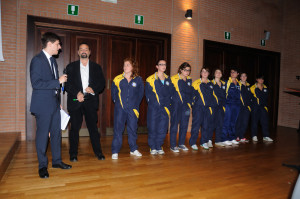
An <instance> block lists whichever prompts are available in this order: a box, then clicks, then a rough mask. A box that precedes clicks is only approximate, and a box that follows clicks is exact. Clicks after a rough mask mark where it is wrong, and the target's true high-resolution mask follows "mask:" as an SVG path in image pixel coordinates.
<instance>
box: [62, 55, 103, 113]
mask: <svg viewBox="0 0 300 199" xmlns="http://www.w3.org/2000/svg"><path fill="white" fill-rule="evenodd" d="M66 72H67V75H68V81H67V82H66V83H65V89H66V91H67V93H68V100H67V101H68V111H72V110H76V109H79V108H80V106H81V105H82V104H83V103H87V104H88V105H90V106H93V107H94V108H95V110H97V109H98V107H99V94H100V93H101V92H102V91H103V89H104V88H105V79H104V76H103V72H102V68H101V66H100V65H99V64H96V63H94V62H92V61H91V60H89V87H91V88H92V89H93V90H94V92H95V96H93V95H88V96H87V97H86V98H87V99H86V100H84V102H78V101H74V100H73V99H77V94H78V93H79V92H80V91H81V92H82V93H83V88H82V82H81V75H80V60H78V61H75V62H72V63H70V64H68V65H67V67H66Z"/></svg>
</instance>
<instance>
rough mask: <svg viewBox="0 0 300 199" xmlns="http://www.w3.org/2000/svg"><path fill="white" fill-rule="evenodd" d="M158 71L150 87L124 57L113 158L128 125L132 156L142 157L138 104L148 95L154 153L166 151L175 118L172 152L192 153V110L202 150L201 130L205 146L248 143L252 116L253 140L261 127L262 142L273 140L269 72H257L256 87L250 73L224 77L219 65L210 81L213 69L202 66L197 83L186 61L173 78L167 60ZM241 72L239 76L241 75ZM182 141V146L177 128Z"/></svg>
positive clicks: (115, 92)
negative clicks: (190, 122)
mask: <svg viewBox="0 0 300 199" xmlns="http://www.w3.org/2000/svg"><path fill="white" fill-rule="evenodd" d="M156 68H157V72H155V73H154V74H153V75H151V76H149V77H148V78H147V79H146V86H144V82H143V80H142V78H141V77H140V76H138V70H137V63H136V61H135V60H134V59H131V58H126V59H125V60H124V65H123V70H124V72H123V73H122V74H120V75H118V76H116V77H115V78H114V80H113V83H112V88H111V96H112V99H113V101H114V103H115V109H114V136H113V141H112V159H118V153H119V152H120V149H121V147H122V138H123V135H122V134H123V131H124V129H125V124H126V125H127V133H128V143H129V147H130V154H131V155H134V156H138V157H140V156H142V154H141V153H140V152H139V151H138V146H137V143H136V140H137V127H138V126H137V123H138V118H139V106H140V103H141V100H142V98H143V96H144V90H145V96H146V100H147V103H148V110H147V129H148V145H149V147H150V154H152V155H156V154H159V155H163V154H165V152H164V150H163V147H162V146H163V144H164V140H165V138H166V134H167V132H168V128H169V121H170V131H169V132H170V150H171V151H173V152H175V153H178V152H179V151H180V150H183V151H188V150H189V149H188V147H186V145H185V140H186V134H187V129H188V124H189V118H190V113H191V112H192V128H191V136H190V139H189V145H190V146H191V148H192V149H193V150H198V146H197V144H196V142H197V139H198V136H199V132H200V129H201V139H200V147H202V148H203V149H206V150H208V149H209V148H212V147H213V146H214V145H213V133H214V132H215V140H214V144H215V146H219V147H225V146H231V145H238V144H239V143H240V142H249V140H247V139H246V138H245V132H246V130H247V127H248V123H249V118H250V115H251V135H252V141H253V142H257V141H258V139H257V126H258V123H259V122H260V124H261V126H262V133H263V140H264V141H265V142H273V140H272V139H271V138H270V137H269V128H268V126H269V124H268V108H267V102H268V89H267V87H266V86H265V85H264V76H263V75H258V76H257V77H256V83H255V84H254V85H253V86H250V84H249V83H248V82H247V74H246V73H244V72H241V73H240V74H239V72H238V70H237V69H236V68H231V70H230V77H229V79H228V80H227V81H225V82H224V81H222V80H221V79H222V71H221V70H220V69H216V70H215V71H214V73H213V76H214V79H213V80H209V78H208V77H209V75H210V71H209V69H208V68H206V67H203V68H202V69H201V71H200V78H199V79H197V80H195V81H194V82H192V79H191V77H190V76H189V75H190V73H191V66H190V64H189V63H187V62H184V63H182V64H181V65H180V66H179V68H178V73H177V74H176V75H174V76H172V77H169V76H168V75H166V74H165V71H166V68H167V65H166V61H165V60H162V59H161V60H158V61H157V63H156ZM239 75H240V80H238V76H239ZM178 130H179V135H178V144H177V132H178Z"/></svg>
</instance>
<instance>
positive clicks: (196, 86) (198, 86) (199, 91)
mask: <svg viewBox="0 0 300 199" xmlns="http://www.w3.org/2000/svg"><path fill="white" fill-rule="evenodd" d="M208 81H209V80H208ZM201 83H202V80H201V78H200V79H197V80H196V81H194V82H193V84H192V86H193V87H194V89H195V90H196V91H198V93H199V94H200V97H201V99H202V102H203V105H204V106H205V100H204V97H203V94H202V91H201V89H200V84H201ZM214 95H215V94H214ZM217 101H218V100H217ZM209 111H210V114H211V115H212V109H211V107H209Z"/></svg>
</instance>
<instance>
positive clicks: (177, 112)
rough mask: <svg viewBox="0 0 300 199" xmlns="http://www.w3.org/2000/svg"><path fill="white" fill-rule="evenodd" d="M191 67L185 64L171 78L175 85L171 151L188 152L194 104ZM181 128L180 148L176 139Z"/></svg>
mask: <svg viewBox="0 0 300 199" xmlns="http://www.w3.org/2000/svg"><path fill="white" fill-rule="evenodd" d="M190 72H191V66H190V64H189V63H187V62H184V63H182V64H181V65H180V66H179V68H178V73H177V74H176V75H174V76H172V77H171V81H172V83H173V85H174V89H173V91H172V97H171V110H170V111H171V126H170V145H171V151H173V152H175V153H176V152H177V153H178V152H179V149H181V150H183V151H188V150H189V149H188V148H187V147H186V146H185V138H186V133H187V129H188V124H189V118H190V112H191V108H192V107H191V104H192V94H193V87H192V79H191V78H190V76H189V75H190ZM178 124H180V127H179V138H178V147H177V146H176V137H177V131H178Z"/></svg>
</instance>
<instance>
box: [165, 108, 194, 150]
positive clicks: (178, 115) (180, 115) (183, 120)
mask: <svg viewBox="0 0 300 199" xmlns="http://www.w3.org/2000/svg"><path fill="white" fill-rule="evenodd" d="M190 112H191V111H190V108H189V107H188V106H187V105H186V106H183V105H182V104H181V103H180V104H174V105H172V107H171V127H170V145H171V147H175V146H176V137H177V131H178V124H180V126H179V138H178V145H184V144H185V138H186V132H187V129H188V125H189V118H190Z"/></svg>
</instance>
